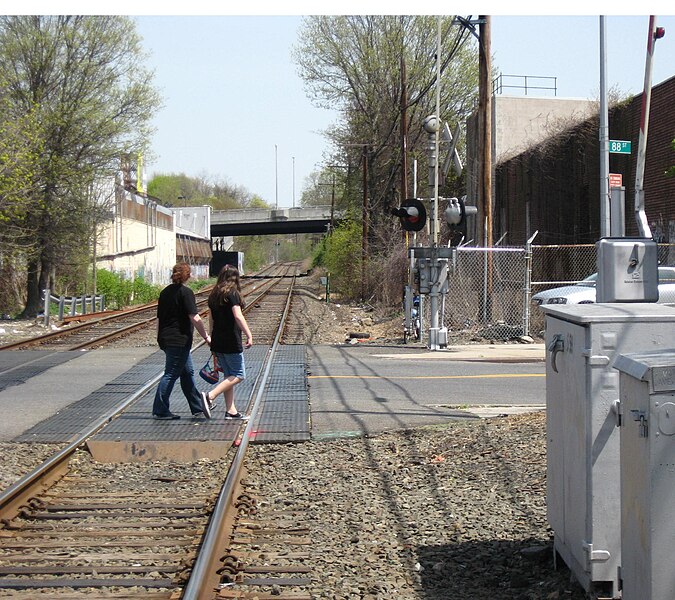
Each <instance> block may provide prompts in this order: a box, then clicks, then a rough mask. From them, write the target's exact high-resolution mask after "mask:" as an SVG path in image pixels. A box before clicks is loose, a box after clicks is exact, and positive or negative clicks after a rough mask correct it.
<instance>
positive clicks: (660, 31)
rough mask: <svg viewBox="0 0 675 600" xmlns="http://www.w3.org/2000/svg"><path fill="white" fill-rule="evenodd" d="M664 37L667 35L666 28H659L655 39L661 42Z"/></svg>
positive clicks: (655, 32) (656, 30)
mask: <svg viewBox="0 0 675 600" xmlns="http://www.w3.org/2000/svg"><path fill="white" fill-rule="evenodd" d="M664 35H666V28H665V27H657V28H656V29H655V30H654V39H655V40H660V39H661V38H662V37H663V36H664Z"/></svg>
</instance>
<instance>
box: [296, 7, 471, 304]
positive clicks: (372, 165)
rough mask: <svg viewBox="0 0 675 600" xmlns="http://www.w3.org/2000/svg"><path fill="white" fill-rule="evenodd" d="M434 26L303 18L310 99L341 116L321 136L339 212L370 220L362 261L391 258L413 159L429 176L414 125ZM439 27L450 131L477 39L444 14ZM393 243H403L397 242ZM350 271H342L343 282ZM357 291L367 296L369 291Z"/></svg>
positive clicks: (426, 83)
mask: <svg viewBox="0 0 675 600" xmlns="http://www.w3.org/2000/svg"><path fill="white" fill-rule="evenodd" d="M438 24H439V21H438V19H437V18H436V17H433V16H406V15H399V16H390V15H379V16H377V15H355V16H311V17H307V18H305V20H304V22H303V26H302V28H301V30H300V32H299V40H300V41H299V42H298V43H297V45H296V48H295V50H294V57H295V60H296V63H297V64H298V67H299V74H300V76H301V77H302V79H303V80H304V83H305V88H306V90H307V93H308V96H309V97H310V99H311V100H312V101H313V102H314V103H315V104H316V105H317V106H319V107H331V108H337V109H338V110H339V111H340V118H339V120H338V122H337V123H336V124H335V126H333V127H332V128H331V129H330V130H329V131H328V132H327V136H328V138H329V139H330V140H331V141H332V143H333V153H332V156H331V157H330V161H331V163H332V164H336V165H341V166H342V167H343V169H342V170H343V173H344V174H343V179H344V184H343V186H342V190H341V191H342V194H341V195H340V202H341V203H342V206H344V207H345V208H347V209H348V210H349V212H350V214H351V215H352V216H353V218H355V219H357V220H360V219H361V215H362V214H366V215H367V216H368V222H366V223H365V227H364V229H365V230H366V242H367V243H366V246H365V247H366V252H367V254H368V258H369V259H371V258H373V257H375V256H377V255H378V254H381V255H387V254H389V253H391V252H392V248H391V240H392V235H391V232H392V229H394V228H396V227H397V223H396V220H395V219H394V218H393V217H392V215H391V209H392V208H394V207H395V206H397V205H398V204H399V202H400V201H401V199H402V197H410V195H411V194H412V191H413V190H412V184H411V181H412V163H413V159H417V161H418V173H426V172H427V161H428V158H427V157H428V152H427V145H428V134H427V133H426V132H424V130H423V127H422V124H423V122H424V119H425V118H426V117H427V116H429V115H431V114H435V113H436V88H437V86H436V55H437V32H438ZM440 30H441V31H440V33H441V52H440V59H441V77H440V86H438V87H439V89H438V93H439V96H440V120H441V122H443V123H448V124H449V126H450V128H451V129H454V128H455V126H456V125H457V124H458V123H464V122H465V121H466V118H467V116H468V115H469V114H470V113H471V112H472V111H473V109H474V106H475V102H476V99H477V95H478V51H477V44H476V41H475V40H473V39H472V38H471V36H470V34H469V33H468V32H467V31H466V29H465V28H464V27H463V26H461V25H459V24H456V23H455V22H454V20H453V17H442V18H441V19H440ZM404 133H405V136H404ZM404 139H405V147H406V152H405V155H404V154H403V151H402V147H403V140H404ZM463 149H464V144H463V142H462V143H460V145H459V150H460V152H463ZM404 156H405V158H406V160H407V169H406V171H405V175H406V177H407V181H408V182H407V185H406V187H405V189H403V185H402V180H403V171H402V170H403V165H404V160H403V158H404ZM322 179H323V178H322ZM322 179H321V180H322ZM316 183H318V182H315V183H314V184H310V186H309V189H308V196H307V202H311V201H312V199H313V198H316V197H318V196H319V194H318V190H317V185H316ZM364 187H365V193H364ZM420 187H421V186H420ZM440 191H441V195H453V196H459V195H461V193H462V192H463V188H462V184H461V182H459V181H456V180H455V179H454V176H451V177H450V178H449V179H448V181H447V182H446V183H445V184H444V187H442V188H441V190H440ZM366 199H367V202H368V204H367V206H366V205H365V202H366ZM366 208H367V210H364V209H366ZM381 242H384V244H382V243H381ZM397 243H398V244H402V243H403V242H402V237H401V238H400V239H399V240H398V241H397ZM357 264H358V263H354V264H350V265H349V266H350V275H353V274H354V272H355V269H356V265H357ZM333 276H334V277H335V276H336V274H335V273H334V274H333ZM387 276H388V274H386V275H385V277H387ZM367 280H368V282H371V281H372V280H373V279H372V278H370V277H367ZM364 285H366V286H370V283H365V284H364ZM364 291H365V292H366V293H367V294H368V296H369V297H370V296H372V294H373V293H376V290H374V289H372V288H371V289H368V290H365V289H364Z"/></svg>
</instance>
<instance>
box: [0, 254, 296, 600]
mask: <svg viewBox="0 0 675 600" xmlns="http://www.w3.org/2000/svg"><path fill="white" fill-rule="evenodd" d="M294 269H295V266H286V267H284V269H283V271H282V272H281V273H278V274H277V277H276V283H278V284H279V285H280V286H282V287H285V288H287V289H286V290H285V293H283V294H282V293H279V292H274V293H271V292H270V291H269V289H267V287H268V286H267V285H266V284H265V283H261V284H260V285H256V291H255V292H254V293H253V294H252V295H251V294H248V297H249V298H250V304H249V305H248V307H247V310H248V311H249V317H248V318H249V320H250V321H251V322H252V323H255V325H254V327H255V330H256V331H257V332H258V333H257V340H256V341H257V342H260V343H265V341H264V339H265V338H266V337H267V336H269V335H271V334H270V333H269V332H268V331H267V328H268V327H269V328H270V329H271V328H272V321H274V329H275V331H276V333H275V334H274V336H272V337H273V338H274V339H273V340H272V341H271V342H270V343H271V344H272V346H271V350H270V352H269V353H268V356H267V358H266V363H265V365H264V366H263V369H262V370H261V375H260V377H259V380H258V381H257V382H256V384H255V386H254V388H253V391H252V395H251V398H250V401H249V406H248V411H249V412H250V413H251V420H250V421H248V422H247V423H246V422H244V423H242V426H241V430H240V432H239V434H238V436H237V443H235V445H234V446H233V447H232V448H231V449H230V452H229V454H228V457H227V460H225V461H210V460H201V461H199V462H197V463H189V464H181V463H174V462H163V461H155V462H148V463H131V464H108V463H105V464H103V463H95V462H94V461H93V460H92V459H91V456H90V455H89V453H88V452H87V451H86V440H87V438H88V437H89V436H90V435H91V434H93V433H94V431H97V430H100V428H101V427H103V426H104V423H105V422H106V421H107V419H102V421H101V422H99V423H98V424H96V425H95V426H93V427H92V428H91V430H90V431H87V432H83V434H82V436H81V437H80V438H79V439H77V440H75V441H73V442H72V443H71V444H70V445H69V446H67V447H66V448H64V449H62V450H60V451H59V452H58V454H57V455H55V456H54V457H52V458H51V459H49V460H47V461H45V463H43V465H41V466H40V467H38V468H37V469H35V471H33V472H32V473H29V474H28V475H26V476H25V477H24V478H22V479H21V480H20V481H18V482H16V483H15V484H13V485H12V486H10V488H8V489H7V490H5V491H4V492H3V493H2V494H0V597H12V598H35V597H36V596H37V597H40V598H44V599H47V598H59V599H60V600H63V599H65V598H70V599H74V598H78V599H79V598H92V597H99V598H117V599H118V600H119V599H122V598H126V599H130V598H149V599H151V600H153V599H156V600H159V599H164V598H166V599H172V600H173V599H179V598H190V599H195V600H196V599H201V598H215V597H218V598H227V597H242V598H245V597H250V598H253V597H258V598H261V599H262V598H272V597H274V598H281V599H283V598H294V599H302V598H309V596H308V595H307V594H305V593H304V592H303V586H305V585H307V584H308V582H309V578H307V577H304V576H303V574H306V571H307V568H306V567H304V566H303V564H302V561H303V560H304V557H305V554H304V553H302V552H288V551H286V550H285V549H286V548H287V547H288V545H293V544H300V545H301V544H305V543H308V540H307V536H306V535H305V533H304V532H306V530H305V529H304V528H303V527H299V526H297V525H296V524H293V525H292V526H291V525H289V522H288V517H289V515H287V514H285V512H284V511H282V512H281V513H280V514H278V515H277V517H279V518H280V519H281V521H279V522H274V523H273V522H272V521H271V520H270V519H271V517H266V518H265V520H264V521H260V520H259V519H258V520H256V516H255V515H256V511H257V506H258V502H257V500H256V499H255V498H254V497H253V491H252V490H251V489H250V488H249V487H247V486H246V484H245V482H244V483H243V487H242V477H243V469H244V464H245V452H246V449H247V446H248V439H249V434H250V428H251V427H252V425H253V423H254V419H255V416H256V413H257V410H258V406H259V405H260V403H261V398H262V396H263V393H264V386H265V382H266V379H267V376H268V375H269V371H270V367H271V363H272V358H273V353H274V350H275V349H276V347H277V345H278V344H279V341H280V339H281V336H282V331H283V328H284V320H285V318H286V316H287V314H288V311H289V307H290V298H291V295H292V288H293V285H292V282H293V281H294V279H293V278H292V277H280V276H279V275H280V274H281V275H284V274H289V273H292V272H293V271H294ZM284 283H288V285H284ZM263 287H264V288H266V289H265V291H262V290H261V288H263ZM264 294H267V295H266V296H265V299H264V300H263V295H264ZM282 298H285V300H284V304H283V306H282V304H281V299H282ZM263 307H266V310H265V311H261V310H260V309H261V308H263ZM272 317H274V318H272ZM149 387H152V383H149V384H148V385H146V391H147V388H149ZM142 393H143V391H142V390H139V392H138V394H139V395H140V394H142ZM223 480H224V484H222V487H221V482H222V481H223ZM275 537H276V538H277V539H278V541H279V542H283V544H282V546H281V547H278V548H277V550H276V551H273V552H270V551H265V552H263V551H261V548H262V547H263V544H265V545H268V544H270V543H274V542H273V539H274V538H275ZM261 540H263V541H261ZM266 547H268V546H266ZM288 575H293V576H292V577H289V576H288ZM235 589H236V591H234V590H235ZM280 589H284V590H285V591H284V592H283V593H281V592H280V591H279V590H280Z"/></svg>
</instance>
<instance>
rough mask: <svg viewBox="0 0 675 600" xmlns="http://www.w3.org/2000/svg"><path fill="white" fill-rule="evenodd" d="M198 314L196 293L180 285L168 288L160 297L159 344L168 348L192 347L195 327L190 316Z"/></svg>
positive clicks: (158, 309) (158, 313) (172, 285)
mask: <svg viewBox="0 0 675 600" xmlns="http://www.w3.org/2000/svg"><path fill="white" fill-rule="evenodd" d="M196 314H197V303H196V301H195V295H194V292H193V291H192V290H191V289H190V288H189V287H186V286H184V285H182V284H180V283H172V284H170V285H168V286H166V287H165V288H164V289H163V290H162V292H161V293H160V295H159V302H158V304H157V318H158V319H159V331H158V333H157V343H158V344H159V347H160V348H164V347H167V346H181V347H182V346H191V345H192V332H193V326H192V321H191V320H190V315H196Z"/></svg>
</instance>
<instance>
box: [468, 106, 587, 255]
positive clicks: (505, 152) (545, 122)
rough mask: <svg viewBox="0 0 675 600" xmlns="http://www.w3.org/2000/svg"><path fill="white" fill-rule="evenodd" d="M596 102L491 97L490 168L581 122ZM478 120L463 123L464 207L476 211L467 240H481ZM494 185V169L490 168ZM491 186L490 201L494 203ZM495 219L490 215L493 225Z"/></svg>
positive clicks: (482, 216)
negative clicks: (465, 203)
mask: <svg viewBox="0 0 675 600" xmlns="http://www.w3.org/2000/svg"><path fill="white" fill-rule="evenodd" d="M597 111H598V102H597V101H594V100H584V99H580V98H557V97H534V96H509V95H500V94H493V96H492V160H493V165H499V164H500V163H502V162H504V161H507V160H509V159H510V158H512V157H514V156H516V155H518V154H521V153H523V152H525V151H527V150H528V149H529V148H531V147H533V146H536V145H537V144H539V143H541V142H542V141H543V140H546V139H548V138H551V137H554V136H555V135H556V134H557V133H559V132H560V131H562V130H564V129H567V128H569V127H572V126H574V125H575V124H577V123H580V122H583V121H584V120H586V119H588V117H589V116H590V115H591V114H593V112H595V113H597ZM479 139H480V138H479V116H478V114H477V113H474V115H472V116H471V117H470V118H469V120H468V121H467V150H466V151H467V161H466V162H467V165H466V168H465V172H466V191H467V203H468V204H470V205H473V206H477V207H478V214H477V216H476V219H474V220H473V221H474V225H475V230H474V231H470V232H468V234H469V238H471V239H474V240H481V242H482V240H483V223H484V219H485V216H484V214H483V210H482V205H483V202H482V200H481V198H480V197H479V195H480V186H479V179H480V164H481V163H480V156H479V152H480V148H479ZM493 181H494V168H493ZM494 198H495V196H494V185H493V198H492V201H493V203H494ZM494 219H495V216H494V215H493V223H494Z"/></svg>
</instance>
